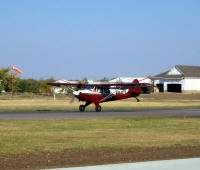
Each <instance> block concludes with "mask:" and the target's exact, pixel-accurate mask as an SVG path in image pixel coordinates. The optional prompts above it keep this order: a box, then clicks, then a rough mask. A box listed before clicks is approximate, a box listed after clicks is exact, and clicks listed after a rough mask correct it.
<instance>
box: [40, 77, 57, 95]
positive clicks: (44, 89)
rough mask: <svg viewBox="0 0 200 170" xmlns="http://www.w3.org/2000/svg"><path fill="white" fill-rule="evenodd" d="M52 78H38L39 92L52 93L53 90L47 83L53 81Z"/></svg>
mask: <svg viewBox="0 0 200 170" xmlns="http://www.w3.org/2000/svg"><path fill="white" fill-rule="evenodd" d="M54 81H55V80H54V78H49V79H46V80H44V79H40V81H39V84H40V87H39V92H40V93H47V94H52V93H53V90H52V86H49V85H48V84H47V83H48V82H54Z"/></svg>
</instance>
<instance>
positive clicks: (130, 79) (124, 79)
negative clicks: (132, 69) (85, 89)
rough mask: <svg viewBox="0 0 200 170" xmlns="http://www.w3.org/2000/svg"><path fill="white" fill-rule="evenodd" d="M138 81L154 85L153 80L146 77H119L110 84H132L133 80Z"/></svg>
mask: <svg viewBox="0 0 200 170" xmlns="http://www.w3.org/2000/svg"><path fill="white" fill-rule="evenodd" d="M135 79H138V80H139V81H140V83H152V81H151V79H149V78H146V77H117V78H114V79H112V80H110V81H109V82H111V83H118V82H124V83H132V82H133V80H135Z"/></svg>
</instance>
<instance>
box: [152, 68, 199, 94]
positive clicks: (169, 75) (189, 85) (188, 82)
mask: <svg viewBox="0 0 200 170" xmlns="http://www.w3.org/2000/svg"><path fill="white" fill-rule="evenodd" d="M153 78H154V84H155V85H156V86H157V87H158V89H159V92H180V93H181V92H193V91H200V66H183V65H176V66H174V67H172V68H171V69H170V70H168V71H166V72H164V73H161V74H158V75H155V76H153Z"/></svg>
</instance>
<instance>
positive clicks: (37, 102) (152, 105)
mask: <svg viewBox="0 0 200 170" xmlns="http://www.w3.org/2000/svg"><path fill="white" fill-rule="evenodd" d="M140 99H141V102H136V101H135V99H134V98H131V99H126V100H118V101H113V102H106V103H102V104H101V105H102V108H103V110H132V109H156V108H200V94H147V95H141V97H140ZM70 100H71V99H70V98H69V97H67V96H63V95H61V96H57V99H56V101H54V100H53V97H52V96H37V95H33V96H31V95H30V94H29V95H23V96H22V95H16V96H13V97H12V96H6V95H0V111H36V110H78V107H79V105H80V104H81V102H78V100H77V99H76V100H75V101H74V102H73V103H70ZM82 104H83V103H82ZM86 110H94V106H93V105H91V106H89V107H87V109H86Z"/></svg>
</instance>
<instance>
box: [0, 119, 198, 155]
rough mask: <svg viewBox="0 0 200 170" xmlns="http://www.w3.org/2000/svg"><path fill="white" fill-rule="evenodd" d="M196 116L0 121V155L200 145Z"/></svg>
mask: <svg viewBox="0 0 200 170" xmlns="http://www.w3.org/2000/svg"><path fill="white" fill-rule="evenodd" d="M199 132H200V119H199V118H112V119H75V120H0V154H14V153H26V152H36V151H62V150H91V149H101V148H112V149H121V148H147V147H170V146H175V145H183V146H186V145H190V146H200V133H199Z"/></svg>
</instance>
